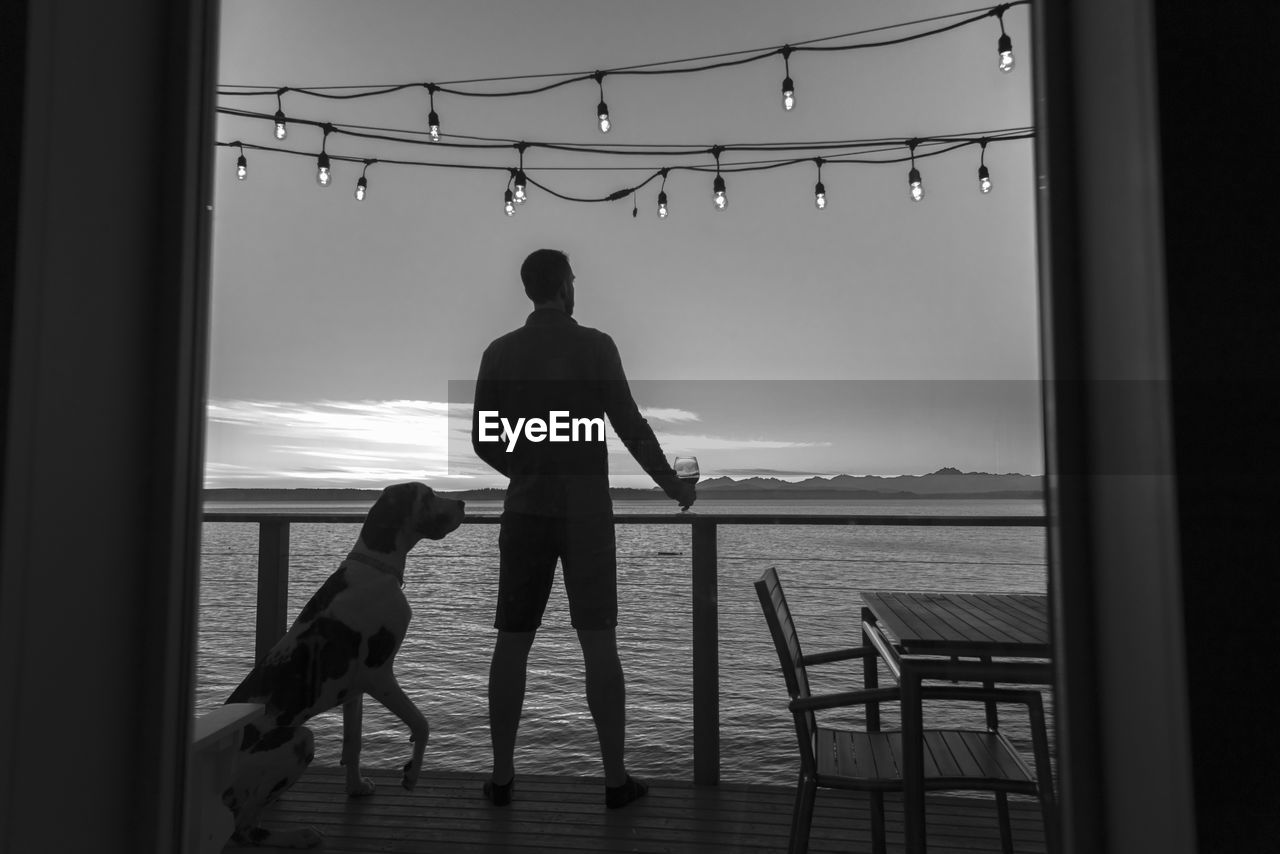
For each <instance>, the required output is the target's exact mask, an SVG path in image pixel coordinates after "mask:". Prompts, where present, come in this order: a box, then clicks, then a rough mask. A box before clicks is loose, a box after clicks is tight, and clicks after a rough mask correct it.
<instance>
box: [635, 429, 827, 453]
mask: <svg viewBox="0 0 1280 854" xmlns="http://www.w3.org/2000/svg"><path fill="white" fill-rule="evenodd" d="M657 435H658V441H659V442H660V443H661V444H662V446H663V447H664V448H665V447H679V448H682V449H684V450H687V451H752V450H757V451H758V450H773V449H786V448H828V447H830V446H831V443H830V442H792V441H790V440H787V439H736V438H732V437H729V436H708V435H705V434H701V435H693V434H689V433H666V432H659V433H658V434H657Z"/></svg>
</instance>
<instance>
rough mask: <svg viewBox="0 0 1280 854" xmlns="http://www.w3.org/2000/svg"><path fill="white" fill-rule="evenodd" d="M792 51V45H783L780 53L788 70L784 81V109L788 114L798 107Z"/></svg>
mask: <svg viewBox="0 0 1280 854" xmlns="http://www.w3.org/2000/svg"><path fill="white" fill-rule="evenodd" d="M791 50H792V47H791V45H783V46H782V48H781V50H780V51H779V52H780V53H781V54H782V63H783V67H784V68H785V69H786V72H785V73H786V76H785V77H783V79H782V109H784V110H787V111H788V112H790V111H791V109H792V108H793V107H794V106H795V105H796V84H795V83H793V82H791Z"/></svg>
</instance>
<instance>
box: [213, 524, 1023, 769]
mask: <svg viewBox="0 0 1280 854" xmlns="http://www.w3.org/2000/svg"><path fill="white" fill-rule="evenodd" d="M204 520H205V521H206V522H256V523H257V524H258V607H257V628H256V631H255V652H256V656H257V658H258V659H261V658H262V657H263V656H264V655H266V653H267V651H268V650H270V649H271V647H272V645H273V644H275V642H276V641H277V640H279V638H280V637H281V636H282V635H284V633H285V631H286V629H287V627H288V624H289V623H288V601H289V526H290V525H292V524H293V523H295V522H298V523H329V524H334V523H348V522H349V523H355V524H359V523H361V522H363V521H364V514H363V513H297V512H287V511H281V512H276V511H265V510H257V511H238V510H209V511H206V512H205V514H204ZM499 521H500V519H499V517H498V516H497V515H474V516H468V517H467V520H466V523H465V524H469V525H477V524H478V525H494V524H497V523H498V522H499ZM614 522H615V523H617V524H620V525H689V526H691V527H692V528H693V531H692V560H693V782H694V783H697V784H699V785H714V784H716V783H719V782H720V605H719V588H718V584H717V569H718V567H719V558H718V555H717V549H716V531H717V529H718V527H719V526H720V525H875V526H892V527H925V526H928V527H966V528H968V527H986V528H1004V527H1044V525H1045V517H1043V516H860V515H848V516H845V515H834V514H832V515H817V514H815V515H800V514H783V513H774V514H770V513H733V514H727V513H718V514H713V513H697V512H689V513H623V514H618V515H616V516H614Z"/></svg>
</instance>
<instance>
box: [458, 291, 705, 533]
mask: <svg viewBox="0 0 1280 854" xmlns="http://www.w3.org/2000/svg"><path fill="white" fill-rule="evenodd" d="M485 411H488V412H495V411H496V412H498V413H500V415H501V417H503V418H505V419H506V420H507V421H508V422H509V423H512V424H514V423H515V420H516V419H517V418H539V419H542V420H544V421H547V420H549V419H550V415H551V413H552V412H554V411H560V412H567V413H569V417H570V418H573V419H593V418H601V417H602V416H608V419H609V423H610V424H612V425H613V430H614V432H615V433H617V434H618V437H619V438H620V439H622V441H623V443H624V444H625V445H626V446H627V450H628V451H630V452H631V455H632V456H633V457H635V459H636V461H637V462H638V463H640V466H641V467H642V468H643V469H644V470H645V471H646V472H648V474H649V476H650V477H652V478H653V480H654V482H655V483H657V484H658V486H660V487H662V489H663V491H664V492H666V493H667V495H669V496H672V497H675V496H676V495H677V494H678V491H679V487H680V481H679V479H678V478H677V477H676V474H675V471H673V470H672V468H671V465H670V464H669V463H668V462H667V460H666V457H664V456H663V453H662V448H661V447H660V446H659V445H658V440H657V439H656V438H655V437H654V435H653V429H652V428H651V427H650V426H649V422H647V421H645V419H644V418H643V417H641V415H640V410H639V408H638V407H637V406H636V402H635V400H634V398H632V396H631V388H630V386H629V385H628V384H627V378H626V375H625V374H624V373H623V372H622V359H621V357H619V355H618V348H617V347H616V346H615V345H614V343H613V339H612V338H610V337H609V336H608V335H606V334H605V333H603V332H600V331H599V330H597V329H591V328H590V327H587V326H580V325H579V324H578V322H577V321H576V320H574V319H573V318H571V317H569V315H567V314H565V313H564V312H563V311H561V310H559V309H554V308H540V309H536V310H534V312H533V313H532V314H530V315H529V318H528V320H526V321H525V325H524V326H522V327H520V328H519V329H516V330H514V331H513V332H509V333H507V334H506V335H503V336H502V337H501V338H498V339H496V340H495V341H494V342H493V343H492V344H490V345H489V346H488V348H487V349H486V350H485V351H484V356H483V357H482V358H481V360H480V374H479V377H478V378H477V380H476V393H475V410H474V413H473V416H472V422H471V445H472V447H473V448H475V451H476V454H477V455H478V456H479V457H480V459H482V460H484V461H485V462H486V463H488V464H489V465H490V466H492V467H493V468H494V469H496V470H498V471H499V472H501V473H502V474H504V475H506V476H507V477H508V478H510V480H511V482H510V485H509V486H508V487H507V497H506V503H505V505H504V506H505V509H507V510H509V511H512V512H516V513H531V514H535V515H540V516H585V515H594V514H599V513H611V512H612V510H613V502H612V500H611V499H610V497H609V462H608V450H607V447H606V445H605V442H604V441H603V437H602V436H601V437H599V440H598V441H569V442H551V441H549V440H544V441H541V442H533V441H530V440H529V439H528V438H526V436H525V435H524V431H523V430H521V431H520V434H519V437H518V439H517V441H516V443H515V446H514V447H513V448H512V450H511V451H510V452H508V451H507V441H506V439H505V438H504V439H503V440H502V441H499V442H481V441H480V415H481V413H482V412H485ZM489 432H490V435H493V434H494V433H495V432H497V433H500V432H501V428H499V429H498V430H497V431H493V430H491V431H489ZM563 434H564V433H563V432H562V434H561V435H563ZM578 435H579V438H580V439H583V438H584V437H585V435H586V431H582V432H580V433H579V434H578Z"/></svg>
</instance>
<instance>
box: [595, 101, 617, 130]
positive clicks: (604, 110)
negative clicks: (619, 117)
mask: <svg viewBox="0 0 1280 854" xmlns="http://www.w3.org/2000/svg"><path fill="white" fill-rule="evenodd" d="M596 116H597V117H598V118H599V119H600V132H601V133H608V132H609V128H611V127H613V125H612V124H611V123H610V122H609V105H608V104H606V103H605V102H604V101H601V102H600V103H599V104H598V105H597V106H596Z"/></svg>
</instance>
